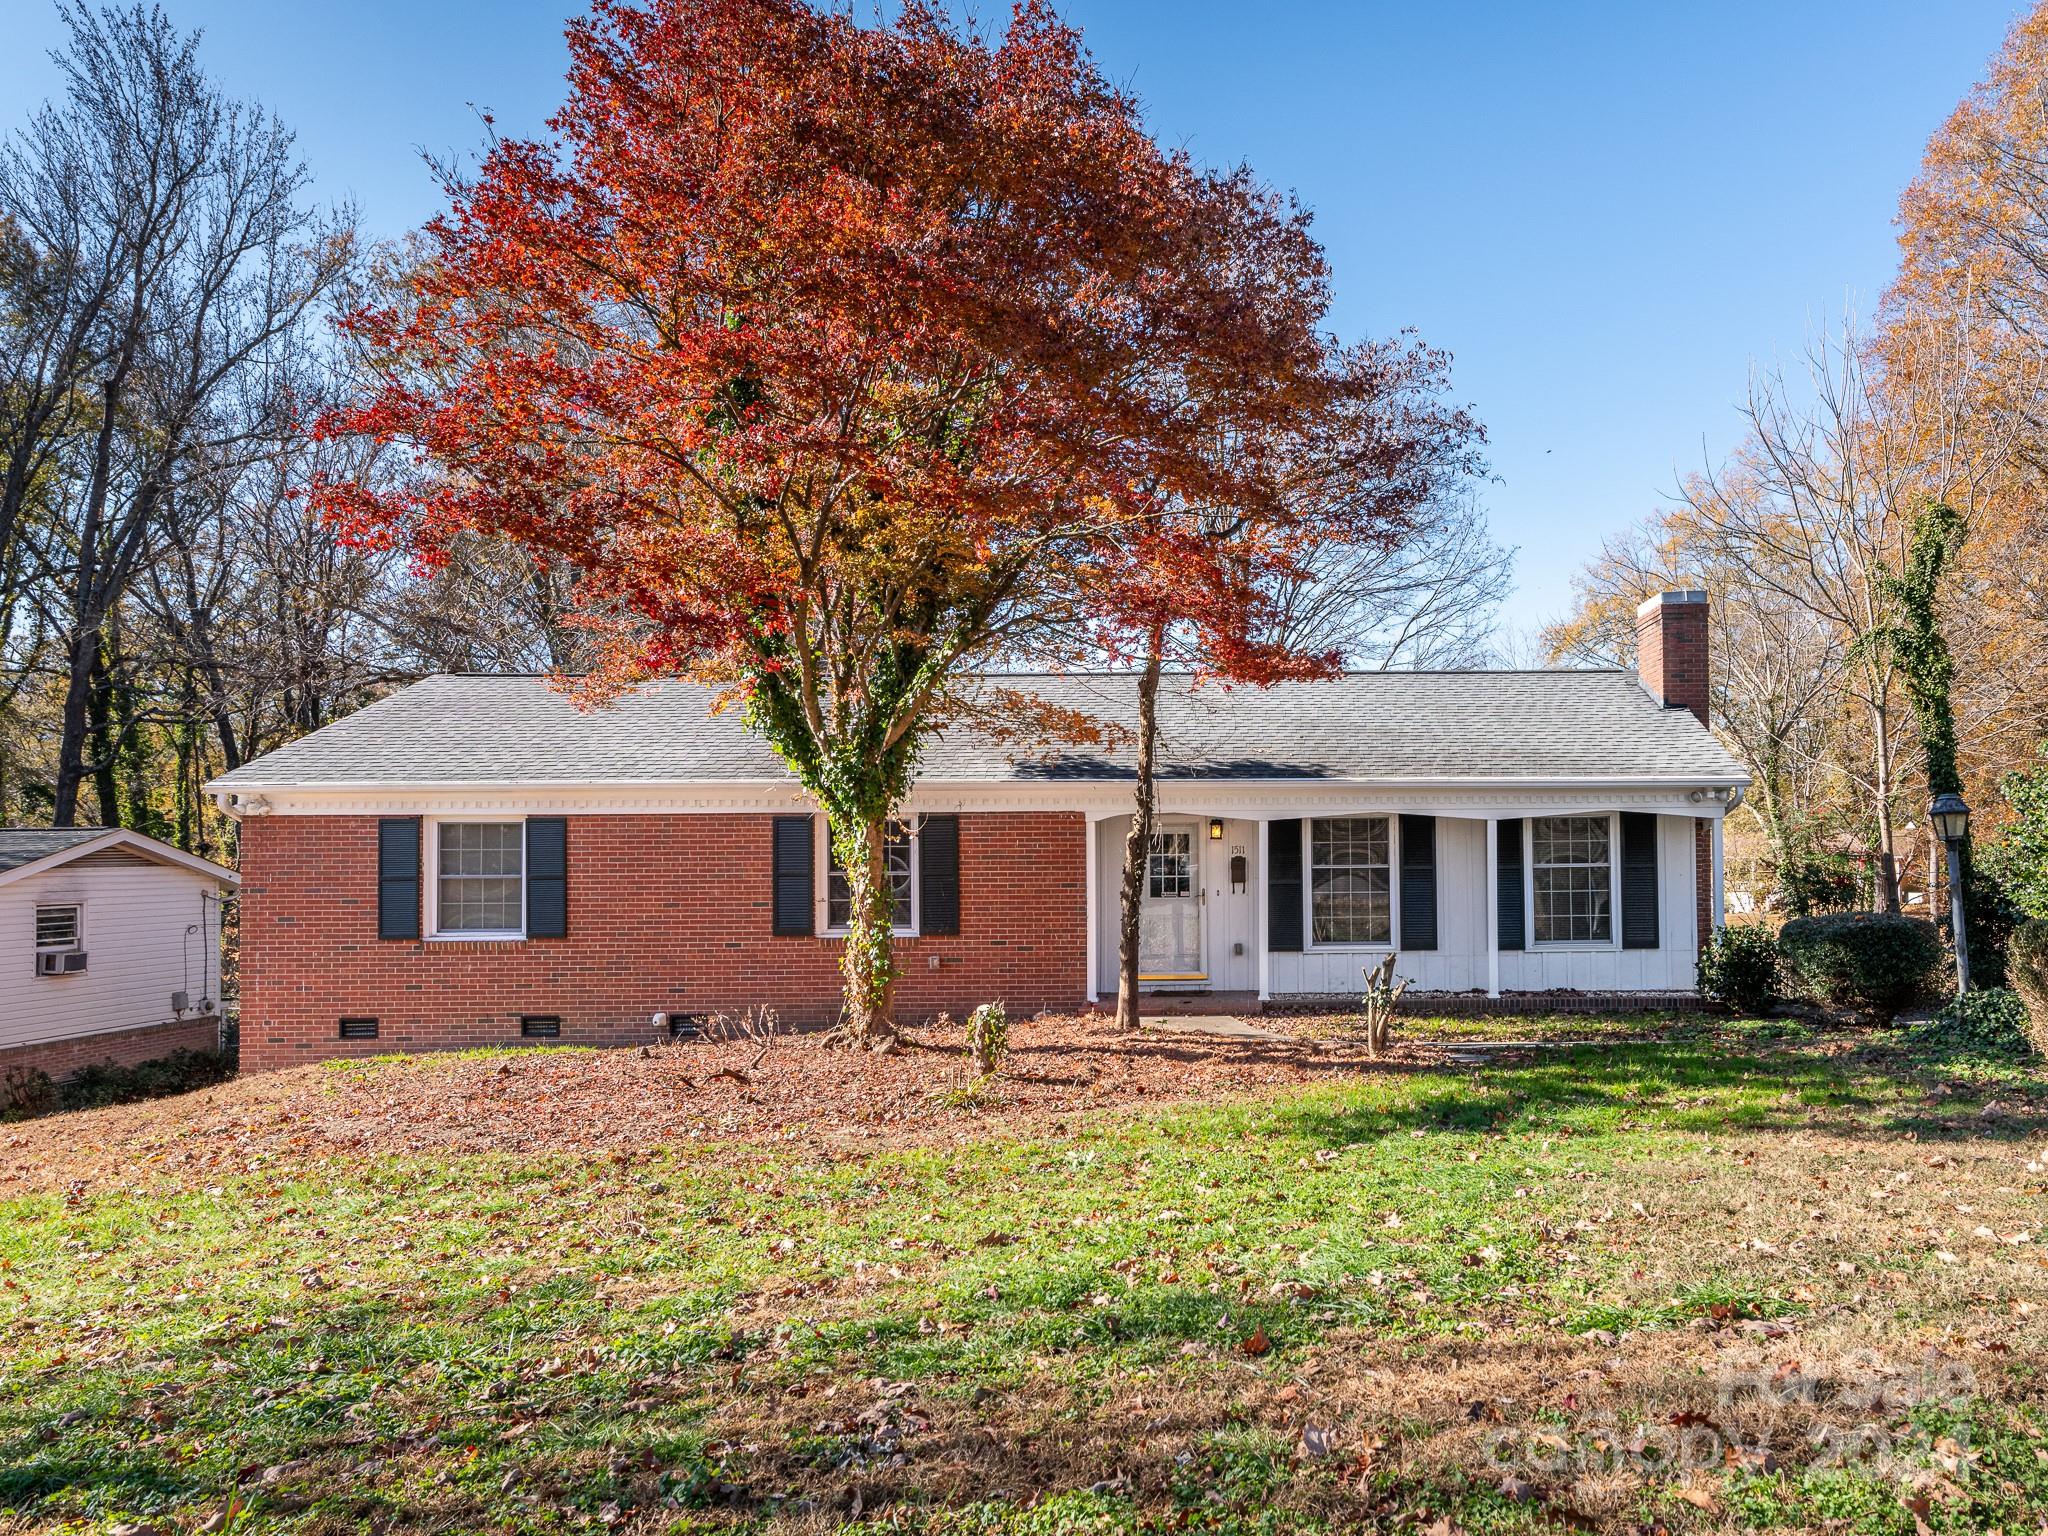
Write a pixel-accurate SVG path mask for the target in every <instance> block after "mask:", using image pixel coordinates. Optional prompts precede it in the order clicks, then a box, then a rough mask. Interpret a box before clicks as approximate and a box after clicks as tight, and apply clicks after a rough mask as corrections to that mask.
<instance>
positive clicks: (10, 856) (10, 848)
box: [0, 827, 107, 874]
mask: <svg viewBox="0 0 2048 1536" xmlns="http://www.w3.org/2000/svg"><path fill="white" fill-rule="evenodd" d="M106 835H107V829H106V828H105V827H0V874H5V873H6V872H7V871H8V870H10V869H19V868H21V866H22V865H24V864H33V863H35V861H36V860H37V859H46V858H48V857H49V856H50V855H51V854H53V853H61V852H63V851H64V850H65V849H66V848H76V847H77V846H78V845H79V844H80V843H89V842H91V841H92V840H93V839H94V838H96V837H105V836H106Z"/></svg>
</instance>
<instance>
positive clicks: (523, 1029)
mask: <svg viewBox="0 0 2048 1536" xmlns="http://www.w3.org/2000/svg"><path fill="white" fill-rule="evenodd" d="M519 1033H520V1034H522V1035H524V1036H526V1038H527V1039H529V1040H553V1039H556V1038H557V1037H559V1036H560V1035H561V1033H562V1016H561V1015H560V1014H557V1013H522V1014H521V1015H520V1016H519Z"/></svg>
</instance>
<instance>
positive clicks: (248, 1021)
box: [240, 812, 1087, 1070]
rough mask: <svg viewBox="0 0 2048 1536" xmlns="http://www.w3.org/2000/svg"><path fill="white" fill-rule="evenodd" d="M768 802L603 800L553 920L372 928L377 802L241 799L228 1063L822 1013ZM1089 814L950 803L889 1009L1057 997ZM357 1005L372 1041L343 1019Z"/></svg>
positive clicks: (1073, 946)
mask: <svg viewBox="0 0 2048 1536" xmlns="http://www.w3.org/2000/svg"><path fill="white" fill-rule="evenodd" d="M773 820H774V818H773V817H770V816H764V815H645V816H641V815H616V816H614V815H603V816H582V817H573V818H571V820H570V823H569V829H568V846H569V861H568V869H569V879H568V892H569V924H568V930H569V931H568V937H566V938H560V939H526V940H520V941H516V942H481V943H477V942H467V941H435V940H427V941H415V940H380V939H378V937H377V821H376V818H375V817H370V816H276V817H263V818H252V819H251V820H248V821H245V822H244V823H243V824H242V831H241V872H242V900H241V950H240V962H241V999H242V1006H241V1053H242V1066H243V1068H244V1070H262V1069H266V1068H271V1067H283V1066H291V1065H294V1064H296V1063H299V1062H306V1061H318V1060H321V1059H324V1058H327V1057H334V1056H364V1055H375V1054H378V1053H380V1052H386V1051H418V1050H436V1049H454V1048H463V1047H473V1046H483V1045H516V1044H520V1043H521V1040H522V1037H521V1035H520V1027H519V1026H520V1016H521V1015H522V1014H552V1015H556V1016H559V1017H560V1019H561V1021H562V1032H561V1035H560V1037H559V1040H557V1041H556V1042H554V1043H559V1044H564V1045H631V1044H642V1043H646V1042H648V1041H651V1040H653V1039H654V1038H655V1031H654V1029H653V1026H652V1025H651V1023H650V1022H649V1020H650V1018H651V1016H652V1015H653V1014H654V1013H656V1012H669V1013H715V1012H721V1011H722V1012H736V1011H738V1010H739V1009H742V1008H745V1007H748V1006H756V1005H758V1006H766V1007H769V1008H773V1009H774V1010H775V1011H776V1012H777V1013H778V1014H779V1015H780V1016H781V1017H782V1018H783V1019H784V1020H785V1021H787V1022H789V1023H793V1024H801V1023H815V1022H820V1021H825V1020H829V1019H832V1018H834V1017H836V1016H837V1014H838V1011H839V969H838V967H839V949H840V946H839V943H838V942H837V941H835V940H831V939H822V938H792V937H778V936H776V935H775V934H774V933H773V932H772V931H771V921H770V919H771V913H770V902H771V895H772V891H771V866H770V862H769V856H770V837H771V829H772V825H773ZM1086 857H1087V851H1086V824H1085V822H1084V820H1083V818H1082V817H1081V815H1080V814H1079V813H1077V812H1015V813H1000V814H998V813H990V814H983V815H963V816H962V817H961V818H960V905H961V912H960V932H959V934H958V935H957V936H955V937H945V938H915V939H899V940H898V941H897V944H896V959H897V966H898V969H899V971H900V973H901V979H900V980H899V981H898V983H897V989H896V997H897V1013H898V1016H899V1017H900V1018H902V1019H904V1020H916V1019H920V1018H925V1017H929V1016H930V1015H932V1014H935V1013H937V1012H939V1011H941V1010H945V1011H948V1012H951V1013H954V1014H955V1015H960V1014H964V1013H965V1012H966V1011H967V1010H968V1009H970V1008H972V1007H974V1006H975V1005H976V1004H978V1003H983V1002H988V1001H992V1000H1000V1001H1001V1002H1003V1003H1004V1004H1005V1005H1006V1006H1007V1007H1008V1008H1009V1010H1010V1012H1011V1013H1012V1014H1013V1015H1017V1014H1029V1013H1033V1012H1037V1011H1039V1010H1041V1009H1047V1008H1056V1009H1061V1010H1071V1009H1075V1008H1078V1007H1079V1006H1080V1004H1081V1000H1082V994H1083V990H1084V988H1085V986H1086V984H1087V977H1086V970H1087V961H1086V955H1087V933H1086V918H1085V915H1084V914H1085V911H1086V906H1087V903H1086V893H1085V884H1086ZM344 1017H347V1018H358V1017H361V1018H374V1019H376V1020H377V1021H378V1035H377V1038H376V1039H374V1040H342V1039H340V1038H339V1025H340V1021H341V1019H343V1018H344Z"/></svg>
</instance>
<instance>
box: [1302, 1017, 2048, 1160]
mask: <svg viewBox="0 0 2048 1536" xmlns="http://www.w3.org/2000/svg"><path fill="white" fill-rule="evenodd" d="M1939 1065H1940V1063H1939V1062H1936V1061H1933V1060H1931V1059H1930V1058H1927V1057H1924V1056H1918V1055H1915V1054H1914V1053H1912V1052H1909V1051H1906V1050H1902V1049H1899V1048H1897V1047H1884V1046H1873V1047H1864V1048H1861V1049H1858V1050H1855V1051H1853V1052H1849V1053H1846V1054H1843V1055H1839V1056H1830V1055H1824V1054H1820V1053H1816V1052H1814V1051H1810V1050H1800V1049H1787V1050H1780V1051H1773V1052H1770V1053H1768V1054H1747V1053H1743V1054H1736V1053H1731V1052H1730V1051H1729V1050H1728V1049H1726V1048H1725V1047H1720V1048H1716V1047H1714V1046H1712V1045H1710V1044H1699V1043H1692V1042H1677V1041H1671V1042H1660V1043H1653V1044H1642V1043H1637V1042H1627V1043H1601V1044H1586V1045H1581V1046H1575V1047H1573V1048H1571V1049H1569V1050H1564V1051H1558V1052H1556V1053H1554V1054H1550V1055H1547V1056H1545V1057H1543V1058H1541V1059H1523V1060H1502V1061H1497V1062H1493V1063H1489V1064H1487V1065H1484V1066H1462V1065H1454V1064H1450V1063H1430V1062H1414V1063H1390V1064H1387V1065H1386V1066H1385V1067H1384V1068H1383V1069H1382V1070H1384V1071H1385V1072H1386V1073H1387V1074H1388V1075H1398V1076H1405V1077H1408V1078H1410V1079H1417V1080H1420V1081H1418V1082H1416V1083H1415V1085H1414V1086H1413V1087H1412V1088H1411V1089H1410V1090H1409V1091H1407V1092H1405V1093H1404V1094H1403V1095H1401V1096H1400V1097H1399V1098H1398V1099H1392V1100H1390V1101H1388V1102H1384V1103H1378V1104H1374V1103H1359V1102H1356V1101H1353V1102H1348V1103H1343V1104H1335V1105H1333V1104H1329V1103H1325V1102H1309V1103H1296V1104H1281V1105H1279V1106H1276V1111H1275V1116H1276V1120H1277V1122H1278V1124H1279V1125H1280V1126H1281V1127H1283V1128H1284V1129H1285V1130H1287V1131H1288V1132H1289V1133H1290V1134H1293V1135H1296V1136H1300V1137H1303V1138H1305V1139H1307V1140H1309V1141H1312V1142H1317V1143H1320V1144H1322V1145H1324V1146H1348V1145H1353V1144H1356V1143H1358V1142H1361V1141H1367V1140H1371V1139H1374V1138H1376V1137H1384V1136H1388V1135H1392V1134H1396V1133H1399V1132H1412V1131H1425V1132H1428V1131H1440V1132H1451V1133H1467V1134H1470V1133H1482V1134H1483V1133H1487V1132H1494V1131H1501V1130H1505V1129H1508V1128H1511V1127H1519V1128H1522V1129H1529V1130H1534V1129H1539V1128H1545V1127H1550V1126H1555V1127H1556V1128H1558V1129H1559V1130H1560V1131H1561V1132H1562V1133H1563V1134H1566V1135H1570V1134H1576V1133H1580V1132H1581V1131H1590V1132H1593V1133H1595V1134H1598V1133H1601V1132H1604V1131H1609V1130H1621V1129H1652V1128H1664V1129H1670V1130H1674V1131H1696V1132H1716V1131H1729V1130H1736V1131H1759V1132H1768V1131H1795V1130H1811V1129H1815V1128H1816V1127H1815V1122H1814V1117H1815V1116H1816V1115H1818V1116H1824V1117H1825V1129H1826V1130H1827V1132H1828V1133H1829V1134H1830V1135H1835V1136H1842V1137H1847V1138H1850V1139H1867V1140H1873V1141H1896V1140H1901V1139H1903V1138H1906V1137H1908V1136H1911V1137H1915V1138H1918V1139H1919V1140H1921V1141H1929V1140H1934V1141H1944V1140H1945V1141H1975V1140H1998V1141H2011V1142H2020V1141H2025V1140H2027V1139H2029V1138H2032V1137H2035V1136H2038V1135H2040V1134H2042V1132H2043V1131H2044V1130H2048V1096H2044V1095H2043V1093H2041V1092H2039V1091H2033V1090H2029V1089H2027V1088H2024V1087H2020V1086H2016V1085H2010V1084H2006V1085H2000V1087H1999V1089H1998V1094H1999V1096H2000V1097H2001V1098H2002V1099H2004V1100H2005V1101H2006V1103H2005V1106H2004V1109H2003V1111H2002V1112H2001V1113H1999V1114H1998V1115H1997V1116H1996V1117H1995V1118H1991V1119H1983V1118H1980V1117H1977V1116H1975V1115H1974V1114H1968V1115H1962V1116H1958V1114H1956V1113H1955V1112H1953V1111H1952V1112H1950V1113H1946V1114H1944V1113H1942V1112H1940V1110H1939V1109H1937V1108H1933V1107H1930V1105H1929V1104H1928V1103H1927V1102H1926V1098H1925V1096H1926V1094H1927V1092H1928V1090H1930V1089H1932V1088H1934V1087H1935V1086H1936V1085H1937V1084H1938V1083H1940V1082H1941V1081H1942V1079H1941V1078H1940V1077H1939V1075H1938V1074H1937V1073H1935V1072H1934V1071H1932V1070H1930V1069H1932V1068H1935V1067H1938V1066H1939ZM1432 1080H1435V1081H1432ZM1915 1094H1917V1095H1918V1097H1915V1098H1909V1097H1908V1096H1909V1095H1915ZM1731 1095H1732V1097H1731ZM1959 1097H1962V1096H1961V1095H1959Z"/></svg>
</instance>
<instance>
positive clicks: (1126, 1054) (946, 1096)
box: [0, 1014, 1443, 1195]
mask: <svg viewBox="0 0 2048 1536" xmlns="http://www.w3.org/2000/svg"><path fill="white" fill-rule="evenodd" d="M1267 1027H1268V1028H1270V1030H1271V1032H1272V1033H1274V1034H1276V1035H1279V1036H1280V1037H1281V1038H1277V1039H1271V1040H1262V1039H1249V1040H1246V1039H1224V1038H1218V1037H1215V1036H1209V1035H1203V1034H1198V1033H1192V1032H1183V1031H1179V1030H1171V1031H1154V1030H1150V1029H1148V1030H1145V1031H1143V1032H1141V1033H1139V1034H1136V1035H1132V1034H1127V1033H1124V1032H1122V1031H1119V1030H1118V1029H1117V1028H1116V1025H1115V1023H1114V1021H1113V1020H1111V1019H1110V1018H1108V1017H1107V1016H1105V1015H1100V1014H1096V1015H1083V1016H1080V1017H1058V1018H1054V1017H1044V1018H1036V1019H1030V1020H1026V1021H1023V1022H1021V1023H1019V1024H1018V1025H1017V1026H1016V1028H1015V1030H1014V1032H1013V1035H1012V1042H1011V1049H1010V1055H1009V1060H1008V1063H1007V1065H1006V1067H1005V1069H1004V1071H1003V1072H1002V1074H1001V1075H1000V1076H999V1077H998V1078H997V1079H996V1080H995V1081H994V1082H992V1083H988V1084H984V1085H981V1086H980V1087H979V1088H977V1086H976V1084H975V1080H974V1073H973V1069H972V1067H971V1066H970V1064H969V1063H968V1061H967V1058H966V1056H965V1053H964V1048H963V1039H962V1037H963V1034H964V1031H963V1030H962V1028H960V1027H959V1026H942V1027H940V1028H936V1029H921V1030H917V1031H914V1032H911V1034H910V1035H909V1036H908V1039H907V1044H906V1046H905V1048H903V1049H901V1050H899V1051H897V1052H895V1053H893V1054H889V1055H877V1054H873V1053H868V1052H861V1051H854V1050H849V1049H846V1048H844V1047H836V1046H830V1045H826V1044H824V1043H823V1042H822V1041H821V1040H819V1039H817V1038H815V1037H808V1036H804V1035H782V1036H778V1037H775V1038H774V1039H773V1040H772V1041H771V1042H769V1043H768V1045H767V1048H766V1050H765V1052H764V1051H763V1047H762V1045H761V1043H759V1042H756V1041H753V1040H738V1041H730V1042H711V1041H704V1042H690V1043H683V1044H679V1045H673V1046H661V1047H656V1048H651V1049H647V1050H632V1049H626V1050H602V1051H593V1050H579V1049H548V1048H535V1049H528V1050H510V1051H487V1052H465V1053H460V1054H451V1055H446V1056H420V1057H383V1058H373V1059H370V1060H367V1061H358V1062H330V1063H326V1064H323V1065H319V1066H309V1067H295V1068H291V1069H288V1070H286V1071H283V1072H275V1073H262V1074H256V1075H252V1076H249V1077H245V1078H242V1079H239V1080H237V1081H235V1082H231V1083H226V1084H223V1085H221V1086H219V1087H216V1088H211V1089H207V1090H205V1091H203V1092H198V1093H194V1094H191V1095H188V1096H186V1097H183V1098H180V1099H175V1100H167V1101H161V1102H158V1103H154V1104H148V1105H127V1106H118V1107H113V1108H108V1109H103V1110H97V1111H93V1112H91V1113H88V1114H73V1115H60V1116H56V1117H53V1118H50V1119H46V1120H42V1121H35V1122H29V1123H26V1124H23V1125H19V1126H12V1127H0V1195H7V1194H16V1193H22V1192H25V1191H29V1190H34V1189H46V1188H51V1187H71V1186H79V1185H83V1186H91V1185H94V1184H98V1183H105V1182H112V1183H122V1182H132V1181H134V1180H135V1179H136V1178H137V1177H139V1176H161V1177H170V1178H173V1179H176V1180H180V1181H187V1182H189V1181H190V1180H192V1179H194V1178H204V1177H210V1176H212V1175H213V1174H215V1173H220V1172H242V1171H245V1170H247V1169H248V1167H249V1165H250V1164H251V1163H252V1162H261V1161H270V1160H276V1159H282V1160H284V1161H285V1162H287V1163H290V1162H294V1161H297V1160H301V1159H316V1158H324V1157H333V1156H338V1155H348V1154H353V1153H362V1152H365V1151H372V1152H375V1153H377V1154H378V1155H385V1156H389V1155H402V1154H405V1153H408V1152H422V1151H437V1152H458V1153H473V1152H499V1151H503V1152H523V1151H529V1150H532V1149H533V1148H535V1147H536V1146H544V1147H546V1148H547V1149H548V1150H550V1151H552V1152H568V1153H572V1154H573V1153H577V1152H607V1151H630V1150H634V1149H637V1148H642V1147H648V1146H660V1145H671V1144H674V1143H677V1142H687V1141H690V1140H692V1139H698V1138H710V1139H716V1140H737V1141H752V1142H762V1141H773V1140H777V1139H783V1138H802V1139H806V1140H809V1139H820V1138H822V1139H828V1140H830V1139H850V1140H854V1141H860V1142H865V1141H872V1140H874V1139H875V1138H885V1139H886V1141H887V1142H888V1143H889V1144H891V1145H896V1144H901V1143H903V1142H905V1141H913V1142H918V1143H946V1142H950V1141H955V1140H958V1139H960V1138H962V1137H968V1138H971V1137H975V1136H979V1135H983V1134H985V1133H986V1131H987V1128H988V1126H989V1125H990V1123H991V1121H1016V1120H1035V1119H1043V1118H1046V1117H1058V1116H1062V1115H1069V1114H1073V1113H1076V1112H1082V1111H1089V1110H1098V1109H1108V1108H1114V1107H1117V1106H1126V1105H1134V1104H1136V1105H1144V1104H1157V1103H1161V1102H1173V1101H1181V1100H1187V1101H1197V1100H1212V1099H1216V1098H1220V1097H1225V1096H1229V1095H1234V1094H1240V1093H1245V1092H1250V1091H1256V1090H1259V1089H1269V1088H1275V1087H1285V1086H1290V1085H1294V1084H1301V1083H1307V1082H1310V1081H1315V1080H1322V1079H1330V1078H1338V1077H1346V1076H1351V1075H1355V1074H1357V1073H1360V1072H1364V1071H1368V1070H1372V1071H1384V1072H1402V1071H1412V1070H1414V1069H1415V1067H1417V1066H1418V1065H1421V1064H1425V1063H1433V1064H1441V1062H1442V1061H1443V1055H1442V1052H1441V1051H1440V1050H1439V1049H1438V1048H1436V1047H1434V1046H1430V1045H1427V1044H1419V1043H1408V1044H1398V1043H1397V1045H1396V1047H1395V1048H1394V1050H1393V1051H1391V1052H1390V1053H1388V1054H1387V1055H1386V1056H1383V1057H1382V1058H1381V1059H1379V1060H1378V1061H1372V1060H1369V1059H1368V1058H1367V1057H1366V1055H1365V1051H1364V1048H1363V1046H1362V1045H1361V1044H1359V1043H1357V1042H1354V1041H1352V1040H1349V1039H1346V1038H1342V1037H1335V1038H1333V1037H1330V1036H1328V1035H1327V1034H1323V1035H1320V1036H1319V1037H1317V1038H1308V1037H1307V1035H1306V1034H1305V1033H1304V1034H1296V1033H1292V1032H1291V1031H1293V1030H1296V1029H1299V1028H1301V1026H1300V1024H1299V1023H1298V1022H1296V1021H1269V1023H1268V1025H1267Z"/></svg>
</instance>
